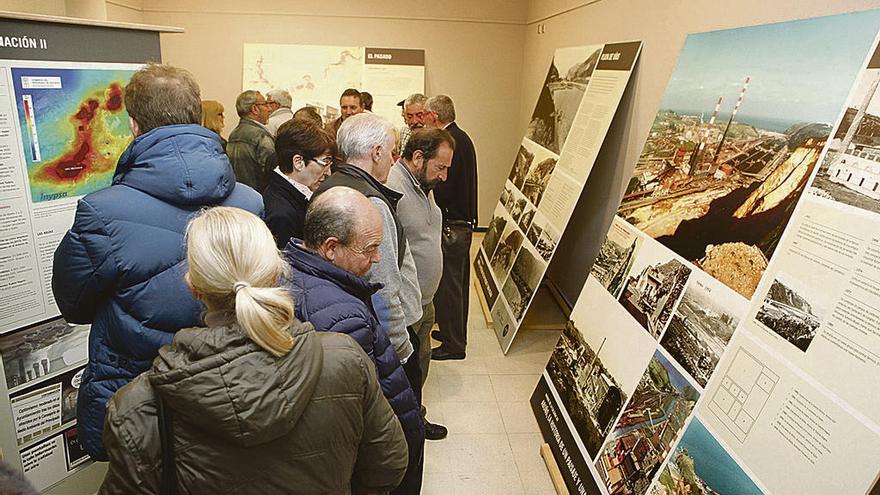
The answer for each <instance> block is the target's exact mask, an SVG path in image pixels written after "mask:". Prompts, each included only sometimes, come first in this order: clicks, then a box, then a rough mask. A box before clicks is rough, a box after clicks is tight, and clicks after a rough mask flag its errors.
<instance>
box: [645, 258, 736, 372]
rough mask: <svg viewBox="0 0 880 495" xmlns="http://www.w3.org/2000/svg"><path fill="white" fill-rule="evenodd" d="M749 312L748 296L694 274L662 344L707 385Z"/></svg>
mask: <svg viewBox="0 0 880 495" xmlns="http://www.w3.org/2000/svg"><path fill="white" fill-rule="evenodd" d="M746 311H748V302H747V301H746V300H745V299H743V298H742V297H740V296H739V295H737V294H735V293H733V291H731V290H730V289H728V288H727V287H724V286H723V285H721V284H720V283H718V282H717V281H715V280H713V279H712V278H710V277H708V276H706V275H704V274H702V273H699V272H698V273H694V274H693V275H691V280H690V283H688V286H687V289H686V290H685V292H684V296H682V298H681V303H679V305H678V309H677V310H676V311H675V314H673V315H672V321H670V322H669V328H667V329H666V333H665V334H663V340H661V341H660V344H661V345H662V346H663V348H664V349H666V352H668V353H669V355H670V356H672V357H673V358H674V359H675V360H676V361H678V364H680V365H681V367H682V368H684V369H685V370H686V371H687V372H688V373H690V375H691V377H693V379H694V380H696V381H697V383H699V384H700V386H701V387H705V386H706V383H708V382H709V378H710V377H711V376H712V372H713V371H714V370H715V366H716V365H717V364H718V360H719V359H721V355H722V354H723V353H724V350H725V349H726V348H727V343H728V342H730V337H731V336H732V335H733V331H734V330H736V327H737V325H739V322H740V319H741V318H742V316H743V315H744V314H745V312H746Z"/></svg>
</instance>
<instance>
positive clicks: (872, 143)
mask: <svg viewBox="0 0 880 495" xmlns="http://www.w3.org/2000/svg"><path fill="white" fill-rule="evenodd" d="M878 86H880V50H877V51H875V52H874V55H873V56H872V57H871V60H870V62H869V63H868V68H867V69H866V70H865V72H864V73H863V75H862V78H861V79H860V80H859V82H858V84H857V86H856V90H855V91H854V92H853V93H852V94H851V95H850V98H849V100H848V101H847V105H846V113H845V114H844V116H843V120H842V121H841V123H840V126H838V128H837V132H836V133H835V135H834V139H831V140H830V141H829V143H828V152H827V153H826V154H825V158H824V159H823V160H822V164H821V165H820V166H819V171H818V172H817V173H816V178H815V179H814V180H813V184H812V186H811V187H810V193H811V194H813V195H815V196H821V197H823V198H826V199H831V200H833V201H837V202H839V203H843V204H846V205H849V206H854V207H856V208H860V209H862V210H867V211H872V212H874V213H880V91H878V90H877V88H878Z"/></svg>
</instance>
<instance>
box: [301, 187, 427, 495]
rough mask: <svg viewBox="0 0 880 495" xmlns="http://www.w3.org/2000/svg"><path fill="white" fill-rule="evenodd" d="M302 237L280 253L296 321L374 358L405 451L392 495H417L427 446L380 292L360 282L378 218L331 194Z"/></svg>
mask: <svg viewBox="0 0 880 495" xmlns="http://www.w3.org/2000/svg"><path fill="white" fill-rule="evenodd" d="M304 231H305V239H304V241H303V242H300V241H298V240H295V239H294V240H292V241H291V242H290V244H288V246H287V248H286V249H285V252H284V255H285V257H286V259H287V261H288V262H289V263H290V266H291V267H292V268H293V276H292V281H291V288H292V291H293V299H294V303H295V306H296V317H297V318H298V319H300V320H302V321H308V322H310V323H311V324H312V325H314V326H315V329H316V330H318V331H319V332H337V333H344V334H347V335H349V336H351V337H352V338H354V340H355V341H357V343H358V344H360V346H361V347H362V348H363V349H364V351H366V353H367V355H368V356H370V358H372V360H373V362H374V363H375V364H376V369H377V371H378V375H379V382H380V383H381V385H382V391H383V393H384V394H385V397H386V398H387V399H388V402H389V403H391V407H392V409H394V412H395V414H396V415H397V417H398V419H399V420H400V423H401V426H402V427H403V431H404V434H405V436H406V439H407V444H408V446H409V456H410V457H409V459H410V460H409V468H408V469H407V473H406V475H405V476H404V479H403V481H402V482H401V484H400V487H399V488H398V492H399V493H418V488H419V487H420V485H421V467H420V466H421V464H422V456H423V451H424V439H425V432H424V428H423V426H422V419H421V413H420V411H419V404H418V402H417V400H416V396H415V393H414V392H413V389H412V387H410V384H409V380H408V379H407V376H406V373H405V372H404V369H403V367H402V366H401V364H400V360H399V359H398V358H397V353H396V352H395V350H394V347H392V346H391V342H390V340H389V339H388V336H387V335H386V334H385V330H384V329H383V328H382V327H381V325H380V323H379V320H378V318H377V312H376V310H375V308H374V301H375V303H377V304H382V302H381V301H382V300H381V298H378V297H376V294H377V291H378V290H379V287H380V285H378V284H371V283H370V282H367V281H366V280H364V279H363V278H361V277H362V276H363V275H364V274H366V272H367V271H368V270H369V269H370V267H371V266H372V265H373V264H374V263H376V262H377V261H379V257H380V254H379V246H380V245H381V243H382V237H383V226H382V217H381V215H380V214H379V211H378V209H377V208H376V207H375V206H373V204H372V203H371V202H370V200H368V199H367V197H366V196H364V195H363V194H361V193H359V192H357V191H355V190H354V189H351V188H348V187H335V188H333V189H331V190H330V191H328V192H326V193H325V194H323V195H321V196H320V197H318V198H316V199H315V201H314V202H313V203H312V204H311V205H309V209H308V212H307V214H306V218H305V229H304Z"/></svg>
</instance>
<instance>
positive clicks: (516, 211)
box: [510, 196, 529, 222]
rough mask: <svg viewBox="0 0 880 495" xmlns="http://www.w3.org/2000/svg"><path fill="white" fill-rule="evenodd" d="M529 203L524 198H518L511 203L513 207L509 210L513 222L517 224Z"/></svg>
mask: <svg viewBox="0 0 880 495" xmlns="http://www.w3.org/2000/svg"><path fill="white" fill-rule="evenodd" d="M528 203H529V202H528V201H527V200H526V198H524V197H522V196H519V197H517V199H516V200H515V201H514V202H513V207H511V209H510V216H511V217H513V221H514V222H519V219H520V217H522V214H523V212H525V211H526V207H527V206H528V205H529V204H528Z"/></svg>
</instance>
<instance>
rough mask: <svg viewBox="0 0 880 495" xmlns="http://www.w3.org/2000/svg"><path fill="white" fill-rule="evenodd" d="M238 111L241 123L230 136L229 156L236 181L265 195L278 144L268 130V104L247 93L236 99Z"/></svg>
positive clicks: (262, 99) (250, 92) (257, 95)
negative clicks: (264, 190) (276, 144)
mask: <svg viewBox="0 0 880 495" xmlns="http://www.w3.org/2000/svg"><path fill="white" fill-rule="evenodd" d="M235 111H236V112H237V113H238V116H239V117H240V118H241V120H240V121H239V123H238V125H237V126H236V127H235V129H233V130H232V132H231V133H230V134H229V142H228V143H227V144H226V154H227V155H229V160H230V161H231V162H232V167H233V169H234V170H235V177H236V179H237V180H238V181H239V182H241V183H243V184H247V185H249V186H251V187H253V188H254V189H256V190H257V191H258V192H263V189H266V185H268V183H269V174H270V173H272V169H274V168H275V140H274V137H273V136H272V133H271V132H269V128H268V127H266V124H267V123H268V122H269V102H267V101H266V98H265V97H263V95H262V94H261V93H260V92H259V91H254V90H247V91H245V92H243V93H242V94H240V95H238V98H236V100H235Z"/></svg>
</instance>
